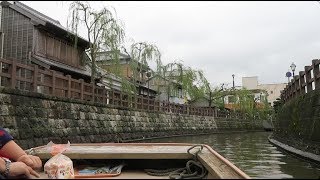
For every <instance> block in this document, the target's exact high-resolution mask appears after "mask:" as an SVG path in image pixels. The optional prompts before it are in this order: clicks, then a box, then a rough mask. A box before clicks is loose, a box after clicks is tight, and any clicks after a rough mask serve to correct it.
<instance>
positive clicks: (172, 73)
mask: <svg viewBox="0 0 320 180" xmlns="http://www.w3.org/2000/svg"><path fill="white" fill-rule="evenodd" d="M201 73H202V71H198V70H194V69H192V68H191V67H188V66H185V65H183V64H182V62H177V61H175V62H172V63H168V64H166V65H163V66H161V68H160V75H161V76H162V77H164V78H165V79H166V80H167V81H166V84H165V86H166V87H167V90H166V91H167V95H168V96H167V100H168V101H169V99H170V92H171V91H172V89H174V84H175V83H178V84H180V85H181V88H182V89H183V91H184V92H185V94H187V95H188V96H189V97H190V98H191V99H197V98H199V97H202V96H203V92H202V89H201V87H200V86H199V83H201V79H200V78H199V76H200V74H201Z"/></svg>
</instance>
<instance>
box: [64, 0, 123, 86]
mask: <svg viewBox="0 0 320 180" xmlns="http://www.w3.org/2000/svg"><path fill="white" fill-rule="evenodd" d="M69 12H70V14H69V17H68V18H69V20H68V28H70V29H71V31H72V32H74V33H75V34H76V35H78V34H79V31H80V30H81V31H82V30H84V31H85V34H86V36H87V37H86V38H87V40H88V41H89V49H87V50H86V52H87V53H89V56H90V62H89V63H90V64H91V82H94V79H95V77H96V71H97V66H96V59H97V53H98V52H100V51H109V52H110V54H111V57H112V58H118V56H119V53H118V49H119V45H120V44H121V43H122V41H123V39H124V30H123V27H122V25H121V23H120V21H119V20H118V19H117V18H116V15H114V14H116V12H114V13H113V12H112V11H110V10H109V9H107V8H106V7H102V9H100V10H95V9H93V8H91V6H90V4H89V3H88V2H85V1H73V2H72V3H71V4H70V7H69ZM69 22H70V23H69ZM75 41H77V40H75ZM75 44H76V43H75Z"/></svg>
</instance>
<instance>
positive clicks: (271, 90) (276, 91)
mask: <svg viewBox="0 0 320 180" xmlns="http://www.w3.org/2000/svg"><path fill="white" fill-rule="evenodd" d="M286 85H287V84H286V83H280V84H260V85H258V89H264V90H266V91H267V92H268V102H269V103H271V106H273V101H275V100H276V99H277V98H279V97H280V91H282V90H283V89H284V88H285V87H286Z"/></svg>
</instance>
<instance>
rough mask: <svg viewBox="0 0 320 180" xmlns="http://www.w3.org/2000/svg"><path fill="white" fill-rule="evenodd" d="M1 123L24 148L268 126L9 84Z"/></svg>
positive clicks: (0, 105) (0, 102)
mask: <svg viewBox="0 0 320 180" xmlns="http://www.w3.org/2000/svg"><path fill="white" fill-rule="evenodd" d="M253 122H255V123H253ZM0 123H1V124H0V125H1V127H4V128H6V129H7V130H8V131H9V132H10V133H11V135H12V136H13V137H14V138H15V140H16V142H17V143H18V144H19V145H20V146H22V147H23V148H24V149H27V148H31V147H35V146H40V145H45V144H47V143H48V142H50V141H53V142H54V143H67V142H68V141H70V142H71V143H98V142H126V141H130V140H139V139H145V138H152V137H167V136H176V135H198V134H210V133H214V132H224V131H232V130H236V131H239V130H240V131H241V130H263V127H262V123H260V122H256V121H249V120H247V121H245V120H239V119H225V118H216V119H215V118H214V117H211V116H194V115H181V114H172V113H154V112H147V111H145V112H137V111H133V110H130V109H116V108H113V107H111V106H108V105H104V104H97V103H89V102H87V103H85V102H82V101H77V100H70V99H65V98H56V97H50V96H46V95H43V94H39V93H30V92H22V91H19V90H12V89H6V88H1V89H0Z"/></svg>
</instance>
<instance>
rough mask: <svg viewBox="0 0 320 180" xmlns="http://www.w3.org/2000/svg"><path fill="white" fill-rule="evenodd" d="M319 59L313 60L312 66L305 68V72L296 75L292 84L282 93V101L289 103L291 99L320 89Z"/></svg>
mask: <svg viewBox="0 0 320 180" xmlns="http://www.w3.org/2000/svg"><path fill="white" fill-rule="evenodd" d="M319 64H320V60H319V59H314V60H312V65H311V66H305V67H304V71H300V72H299V74H298V75H295V76H294V77H293V78H292V79H291V82H289V83H288V85H287V86H286V87H285V88H284V90H282V91H281V95H280V97H281V100H283V101H284V102H288V101H290V100H291V99H293V98H295V97H298V96H300V95H303V94H306V93H309V92H311V91H313V90H319V89H320V79H319V78H320V73H319Z"/></svg>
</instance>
